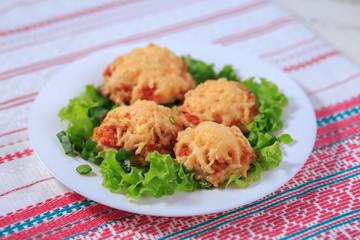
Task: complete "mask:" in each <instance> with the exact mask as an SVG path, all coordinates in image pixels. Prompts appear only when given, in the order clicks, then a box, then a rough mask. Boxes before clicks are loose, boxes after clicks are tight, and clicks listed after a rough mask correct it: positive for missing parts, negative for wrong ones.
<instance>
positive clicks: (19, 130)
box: [0, 128, 28, 137]
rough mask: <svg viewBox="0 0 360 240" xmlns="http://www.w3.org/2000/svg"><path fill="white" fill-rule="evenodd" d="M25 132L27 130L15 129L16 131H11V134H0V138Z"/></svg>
mask: <svg viewBox="0 0 360 240" xmlns="http://www.w3.org/2000/svg"><path fill="white" fill-rule="evenodd" d="M25 130H28V129H27V128H21V129H17V130H14V131H11V132H7V133H2V134H0V137H4V136H8V135H11V134H14V133H18V132H22V131H25Z"/></svg>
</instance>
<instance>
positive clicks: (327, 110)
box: [315, 94, 360, 119]
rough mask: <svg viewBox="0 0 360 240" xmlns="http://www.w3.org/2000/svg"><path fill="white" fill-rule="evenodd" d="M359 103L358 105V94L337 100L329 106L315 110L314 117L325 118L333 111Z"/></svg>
mask: <svg viewBox="0 0 360 240" xmlns="http://www.w3.org/2000/svg"><path fill="white" fill-rule="evenodd" d="M359 105H360V94H359V95H357V96H354V97H352V98H350V99H348V100H345V101H341V102H338V103H336V104H334V105H330V106H327V107H323V108H320V109H317V110H315V114H316V118H317V119H321V118H325V117H328V116H331V115H333V114H335V113H340V112H343V111H345V110H347V109H352V108H354V107H356V106H359Z"/></svg>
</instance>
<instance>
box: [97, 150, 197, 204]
mask: <svg viewBox="0 0 360 240" xmlns="http://www.w3.org/2000/svg"><path fill="white" fill-rule="evenodd" d="M116 154H117V152H116V151H115V150H110V151H108V152H101V153H100V155H102V157H103V161H102V163H101V165H100V167H101V170H100V172H101V174H102V176H103V183H102V185H103V186H104V187H106V188H108V189H109V190H110V191H111V192H114V193H120V192H125V193H126V196H127V197H130V198H140V197H141V196H142V195H151V196H154V197H161V196H163V195H172V194H174V192H175V191H195V190H196V189H197V183H196V181H195V180H194V175H193V174H190V173H186V172H185V171H184V168H183V166H182V165H180V164H177V162H176V160H175V159H173V158H172V157H171V156H170V155H168V154H167V155H162V154H159V153H158V152H152V153H149V154H148V156H147V157H146V159H145V161H149V162H150V166H149V167H147V168H140V167H134V166H132V167H131V170H130V172H129V173H127V172H126V171H125V170H124V169H123V167H122V166H121V163H120V162H119V161H118V160H117V159H116Z"/></svg>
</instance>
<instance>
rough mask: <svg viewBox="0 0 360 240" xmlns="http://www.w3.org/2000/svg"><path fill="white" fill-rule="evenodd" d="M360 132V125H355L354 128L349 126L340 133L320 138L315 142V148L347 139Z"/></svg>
mask: <svg viewBox="0 0 360 240" xmlns="http://www.w3.org/2000/svg"><path fill="white" fill-rule="evenodd" d="M358 133H360V125H355V126H354V127H353V128H347V129H345V130H344V131H342V132H341V133H339V134H334V135H330V136H327V137H324V138H321V139H318V140H317V141H316V142H315V145H314V149H317V148H321V147H323V146H326V145H328V144H331V143H334V142H337V141H340V140H342V139H346V138H349V137H352V136H355V135H356V134H358Z"/></svg>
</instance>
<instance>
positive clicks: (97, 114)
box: [88, 107, 108, 126]
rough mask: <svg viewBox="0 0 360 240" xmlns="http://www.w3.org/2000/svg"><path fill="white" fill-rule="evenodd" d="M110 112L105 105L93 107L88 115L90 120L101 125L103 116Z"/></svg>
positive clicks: (96, 124)
mask: <svg viewBox="0 0 360 240" xmlns="http://www.w3.org/2000/svg"><path fill="white" fill-rule="evenodd" d="M107 112H108V110H107V109H106V108H103V107H93V108H90V109H89V112H88V115H89V118H90V120H91V121H92V122H93V123H94V124H95V126H98V125H100V123H101V120H102V118H103V116H104V115H105V114H106V113H107Z"/></svg>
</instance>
